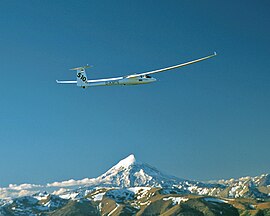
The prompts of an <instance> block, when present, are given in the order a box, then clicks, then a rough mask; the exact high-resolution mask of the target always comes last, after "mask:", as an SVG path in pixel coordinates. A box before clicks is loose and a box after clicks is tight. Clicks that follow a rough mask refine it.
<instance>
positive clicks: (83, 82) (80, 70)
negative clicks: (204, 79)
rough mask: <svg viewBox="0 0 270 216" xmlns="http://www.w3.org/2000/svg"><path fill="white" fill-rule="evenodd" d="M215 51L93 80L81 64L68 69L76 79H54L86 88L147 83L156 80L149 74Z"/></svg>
mask: <svg viewBox="0 0 270 216" xmlns="http://www.w3.org/2000/svg"><path fill="white" fill-rule="evenodd" d="M216 55H217V54H216V52H215V53H214V54H212V55H209V56H206V57H203V58H199V59H196V60H193V61H189V62H186V63H182V64H178V65H174V66H171V67H166V68H162V69H158V70H153V71H148V72H144V73H138V74H136V73H135V74H130V75H126V76H121V77H113V78H105V79H95V80H88V79H87V75H86V72H85V69H87V68H90V66H88V65H87V66H83V67H77V68H72V69H70V70H73V71H77V80H76V81H61V80H56V82H57V83H59V84H77V86H79V87H81V88H88V87H93V86H113V85H139V84H148V83H152V82H155V81H157V80H156V79H155V78H153V77H151V76H150V75H152V74H155V73H160V72H164V71H168V70H172V69H176V68H180V67H184V66H187V65H190V64H194V63H197V62H200V61H204V60H206V59H209V58H212V57H214V56H216Z"/></svg>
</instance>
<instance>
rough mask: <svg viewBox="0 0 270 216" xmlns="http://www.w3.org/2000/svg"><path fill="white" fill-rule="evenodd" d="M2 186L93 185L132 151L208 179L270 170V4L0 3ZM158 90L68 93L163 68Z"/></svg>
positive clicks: (192, 0)
mask: <svg viewBox="0 0 270 216" xmlns="http://www.w3.org/2000/svg"><path fill="white" fill-rule="evenodd" d="M0 5H1V7H0V26H1V34H0V47H1V50H0V59H1V71H2V72H1V77H2V78H1V84H0V92H1V97H0V104H1V108H0V122H1V123H0V145H1V148H0V153H1V157H0V171H1V175H0V176H1V177H0V182H1V186H6V185H8V184H9V183H16V184H20V183H25V182H28V183H46V182H52V181H61V180H67V179H70V178H74V179H81V178H85V177H96V176H98V175H100V174H101V173H103V172H104V171H106V170H107V169H108V168H110V166H112V165H113V164H114V163H116V162H117V161H118V160H120V159H122V158H124V157H126V156H128V155H129V154H131V153H133V154H135V156H136V158H137V159H138V160H140V161H143V162H146V163H149V164H151V165H154V166H155V167H157V168H158V169H160V170H163V171H165V172H167V173H169V174H172V175H175V176H178V177H181V178H188V179H196V180H209V179H220V178H231V177H240V176H245V175H259V174H262V173H269V171H270V170H269V162H270V161H269V152H270V147H269V140H270V125H269V122H270V114H269V110H270V102H269V97H270V85H269V82H270V71H269V68H270V61H269V60H268V58H269V53H270V46H269V38H270V30H269V28H267V27H268V26H269V22H270V14H269V6H270V3H269V1H266V0H265V1H263V0H262V1H251V0H248V1H237V2H235V1H231V0H230V1H222V2H220V1H218V2H217V1H214V0H205V1H198V0H197V1H196V0H177V1H176V0H175V1H173V0H171V1H150V0H149V1H142V0H139V1H120V0H119V1H1V3H0ZM214 51H216V52H217V53H218V56H217V57H215V58H213V59H210V60H207V61H204V62H201V63H198V64H195V65H191V66H188V67H185V68H182V69H178V70H174V71H169V72H167V73H162V74H157V75H156V78H157V79H158V82H156V83H153V84H150V85H142V86H130V87H104V88H103V87H99V88H89V89H87V90H83V89H80V88H77V87H76V86H59V85H57V84H56V83H55V80H56V79H67V80H72V79H75V74H74V73H73V72H71V71H69V70H68V69H69V68H72V67H76V66H80V65H85V64H87V63H88V64H90V65H94V67H93V68H92V69H90V70H88V78H93V79H94V78H104V77H113V76H119V75H125V74H129V73H134V72H144V71H148V70H152V69H158V68H162V67H166V66H171V65H174V64H178V63H182V62H185V61H189V60H193V59H195V58H199V57H203V56H205V55H208V54H211V53H213V52H214Z"/></svg>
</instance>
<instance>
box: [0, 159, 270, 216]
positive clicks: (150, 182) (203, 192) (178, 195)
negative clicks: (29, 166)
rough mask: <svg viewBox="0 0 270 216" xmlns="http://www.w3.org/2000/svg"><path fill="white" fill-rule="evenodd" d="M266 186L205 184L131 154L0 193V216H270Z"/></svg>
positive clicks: (265, 181) (260, 180)
mask: <svg viewBox="0 0 270 216" xmlns="http://www.w3.org/2000/svg"><path fill="white" fill-rule="evenodd" d="M269 183H270V175H269V174H262V175H260V176H256V177H249V176H248V177H241V178H239V179H229V180H217V181H211V182H200V181H194V180H187V179H182V178H178V177H175V176H171V175H167V174H164V173H163V172H160V171H159V170H158V169H157V168H155V167H153V166H151V165H148V164H145V163H142V162H139V161H137V160H136V158H135V156H134V155H133V154H131V155H129V156H128V157H126V158H124V159H122V160H120V161H119V162H118V163H117V164H115V165H114V166H113V167H111V168H110V169H108V170H107V171H106V172H105V173H103V174H102V175H100V176H98V177H96V178H84V179H82V180H74V179H70V180H67V181H62V182H53V183H48V184H46V185H35V184H21V185H16V184H10V185H9V186H8V187H7V188H0V198H1V199H0V215H40V214H42V215H78V212H80V214H81V215H87V214H88V213H89V212H92V214H93V215H119V214H128V215H130V214H131V215H141V214H150V213H151V214H152V213H155V214H157V215H159V214H162V213H165V212H167V213H166V214H168V215H174V214H176V215H177V214H178V213H179V212H182V211H184V212H186V211H187V212H189V213H190V212H192V214H193V215H198V214H204V213H203V212H210V213H211V214H210V213H209V214H210V215H218V214H217V212H224V214H227V215H237V212H245V211H248V212H249V211H255V210H256V211H261V209H263V210H262V211H263V212H266V213H267V212H269V213H270V184H269ZM202 208H203V210H202ZM268 210H269V211H268ZM177 212H178V213H177ZM192 214H191V215H192Z"/></svg>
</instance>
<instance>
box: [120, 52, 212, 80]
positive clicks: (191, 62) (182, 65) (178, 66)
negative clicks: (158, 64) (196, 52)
mask: <svg viewBox="0 0 270 216" xmlns="http://www.w3.org/2000/svg"><path fill="white" fill-rule="evenodd" d="M216 55H217V53H216V52H214V54H212V55H209V56H206V57H203V58H199V59H196V60H193V61H189V62H186V63H182V64H179V65H174V66H171V67H166V68H162V69H158V70H154V71H148V72H144V73H139V74H131V75H127V76H125V77H126V78H135V77H139V76H145V75H149V74H154V73H160V72H164V71H167V70H172V69H175V68H180V67H184V66H187V65H190V64H194V63H197V62H200V61H204V60H206V59H209V58H212V57H214V56H216Z"/></svg>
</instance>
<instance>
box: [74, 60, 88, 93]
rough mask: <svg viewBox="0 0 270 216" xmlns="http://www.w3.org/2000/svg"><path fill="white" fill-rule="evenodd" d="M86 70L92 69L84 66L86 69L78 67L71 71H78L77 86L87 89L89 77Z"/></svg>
mask: <svg viewBox="0 0 270 216" xmlns="http://www.w3.org/2000/svg"><path fill="white" fill-rule="evenodd" d="M86 68H90V66H88V65H87V66H84V67H77V68H72V69H70V70H76V71H77V86H79V87H82V88H85V87H87V75H86V72H85V69H86Z"/></svg>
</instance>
